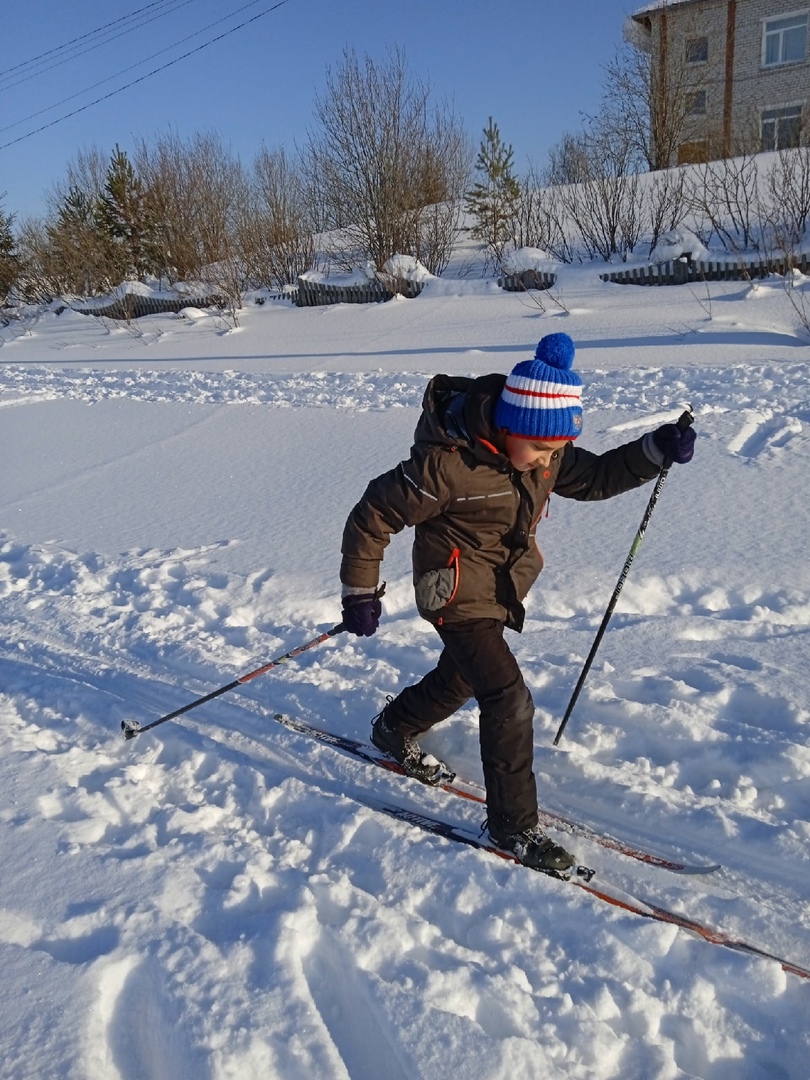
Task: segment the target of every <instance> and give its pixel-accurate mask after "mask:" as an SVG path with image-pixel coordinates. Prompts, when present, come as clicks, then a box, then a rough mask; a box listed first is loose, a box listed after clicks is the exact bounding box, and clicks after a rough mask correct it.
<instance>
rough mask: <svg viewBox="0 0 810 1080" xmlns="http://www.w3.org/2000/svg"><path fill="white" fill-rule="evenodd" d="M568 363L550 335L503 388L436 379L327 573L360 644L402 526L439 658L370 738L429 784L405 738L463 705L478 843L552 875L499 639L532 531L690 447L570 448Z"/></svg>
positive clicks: (675, 441)
mask: <svg viewBox="0 0 810 1080" xmlns="http://www.w3.org/2000/svg"><path fill="white" fill-rule="evenodd" d="M573 361H574V343H573V341H572V340H571V338H570V337H569V336H568V335H567V334H549V335H548V336H546V337H544V338H543V339H542V340H541V341H540V343H539V344H538V346H537V350H536V352H535V356H534V359H533V360H525V361H522V362H521V363H519V364H518V365H517V366H516V367H515V368H514V369H513V371H512V372H511V374H510V375H509V376H508V378H505V377H504V376H503V375H485V376H482V377H481V378H477V379H471V378H457V377H454V376H450V375H437V376H436V377H435V378H433V379H432V380H431V382H430V383H429V385H428V387H427V390H426V392H425V397H424V401H423V411H422V416H421V418H420V420H419V422H418V424H417V427H416V432H415V436H414V445H413V447H412V448H411V456H410V457H409V459H408V460H407V461H403V462H401V463H400V464H399V465H398V466H397V467H396V468H395V469H392V470H391V471H390V472H387V473H384V474H383V475H382V476H378V477H377V479H376V480H372V481H371V483H370V484H369V486H368V487H367V489H366V491H365V493H364V495H363V497H362V498H361V500H360V502H359V503H358V504H357V505H356V506H355V507H354V509H353V510H352V512H351V514H350V515H349V519H348V521H347V523H346V527H345V530H344V533H343V544H342V554H343V561H342V564H341V571H340V578H341V582H342V583H343V622H344V625H345V628H346V630H348V631H349V632H350V633H353V634H357V635H361V636H370V635H371V634H373V633H374V632H375V631H376V629H377V627H378V625H379V619H380V615H381V604H380V599H379V597H380V595H381V591H380V590H378V582H379V569H380V562H381V561H382V558H383V553H384V550H385V548H386V546H387V544H388V542H389V540H390V538H391V536H392V534H393V533H398V532H400V531H401V530H402V529H404V528H405V527H406V526H412V527H413V528H414V529H415V537H414V545H413V572H414V586H415V590H416V604H417V608H418V610H419V613H420V615H421V616H422V617H423V618H425V619H427V620H428V622H430V623H432V624H433V626H434V627H435V628H436V630H437V632H438V634H439V637H440V638H441V640H442V644H443V646H444V648H443V650H442V653H441V655H440V657H439V661H438V664H437V665H436V667H435V668H434V670H433V671H430V672H429V673H428V674H427V675H425V677H424V678H423V679H422V680H421V681H420V682H419V683H417V684H416V685H414V686H408V687H406V688H405V689H404V690H403V691H402V692H401V693H400V694H399V695H398V696H397V697H396V698H394V699H393V700H391V701H389V703H388V704H387V705H386V706H385V708H384V709H383V710H382V712H381V713H380V714H379V715H378V716H377V717H375V719H374V721H373V726H372V736H371V737H372V741H373V742H374V744H375V746H377V747H379V748H380V749H381V750H383V751H385V752H386V753H388V754H390V755H391V756H392V757H393V758H395V759H396V760H397V761H399V762H400V763H401V764H402V765H403V766H404V769H405V771H406V773H408V775H410V776H414V777H416V778H417V779H419V780H422V781H423V782H425V783H431V782H433V783H435V782H437V781H438V779H439V774H440V771H441V766H440V763H438V762H437V761H436V759H435V758H433V757H431V755H429V754H424V753H422V751H421V750H420V749H419V743H418V737H419V736H420V735H423V734H424V733H425V732H426V731H428V730H429V729H430V728H432V727H433V726H434V725H435V724H438V723H439V722H440V721H441V720H445V719H446V718H447V717H448V716H450V715H452V714H453V713H454V712H455V711H456V710H457V709H459V708H460V707H461V706H462V705H463V704H464V703H465V702H466V701H467V700H468V699H469V698H470V697H475V699H476V701H477V703H478V708H479V742H480V749H481V761H482V765H483V772H484V782H485V785H486V798H487V828H488V830H489V834H490V836H491V838H492V840H493V842H494V843H495V844H497V845H498V846H499V847H502V848H504V849H505V850H508V851H511V852H513V853H514V854H515V855H516V856H517V857H518V859H519V860H520V861H521V862H523V863H525V864H526V865H527V866H530V867H532V868H533V869H536V870H543V871H546V872H552V873H564V872H565V871H566V870H568V868H569V867H571V866H572V865H573V862H574V859H573V856H571V855H570V854H569V852H567V851H566V850H565V849H564V848H562V847H560V846H559V845H557V844H555V843H554V842H553V841H552V840H550V839H549V838H548V837H547V836H546V835H545V834H544V833H543V832H542V831H541V829H540V828H539V826H538V824H537V792H536V786H535V779H534V773H533V771H532V759H533V746H534V737H533V730H532V721H533V717H534V703H533V701H532V697H531V694H530V693H529V690H528V688H527V687H526V684H525V682H524V681H523V676H522V675H521V672H520V669H519V667H518V664H517V661H516V660H515V658H514V656H513V655H512V652H511V650H510V649H509V646H508V645H507V643H506V642H505V640H504V628H505V627H508V628H509V629H511V630H515V631H517V632H520V630H521V629H522V626H523V620H524V609H523V603H522V601H523V599H524V598H525V596H526V594H527V593H528V591H529V589H530V588H531V586H532V584H533V583H534V581H535V580H536V578H537V576H538V575H539V573H540V571H541V570H542V568H543V559H542V556H541V554H540V552H539V550H538V548H537V546H536V544H535V530H536V528H537V523H538V521H539V519H540V517H541V515H542V512H543V508H544V506H545V505H546V502H547V500H548V497H549V495H550V494H551V492H552V490H553V491H555V492H556V493H557V494H558V495H562V496H563V497H564V498H569V499H578V500H596V499H608V498H611V497H612V496H614V495H619V494H620V493H621V492H623V491H628V490H630V489H631V488H636V487H639V486H640V485H642V484H645V483H647V481H649V480H652V479H653V478H654V477H655V476H657V475H658V473H659V470H660V469H661V466H662V465H663V463H664V461H667V460H668V461H672V462H678V463H684V462H687V461H689V460H690V459H691V457H692V452H693V446H694V441H695V433H694V430H693V429H692V428H689V429H687V430H686V431H684V432H680V431H679V430H678V428H677V427H676V426H675V424H665V425H664V426H663V427H660V428H658V430H657V431H654V432H651V433H649V434H647V435H645V436H643V438H640V439H636V440H634V441H632V442H628V443H625V444H624V445H623V446H619V447H617V448H616V449H613V450H608V451H606V452H605V453H604V454H592V453H590V452H589V451H587V450H584V449H582V448H580V447H577V446H575V445H574V440H575V439H577V437H578V436H579V434H580V431H581V428H582V407H581V400H580V399H581V392H582V382H581V380H580V378H579V376H578V375H577V374H576V373H575V372H574V371H573V370H572V365H573Z"/></svg>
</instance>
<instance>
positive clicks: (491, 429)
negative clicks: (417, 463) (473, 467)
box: [414, 374, 508, 464]
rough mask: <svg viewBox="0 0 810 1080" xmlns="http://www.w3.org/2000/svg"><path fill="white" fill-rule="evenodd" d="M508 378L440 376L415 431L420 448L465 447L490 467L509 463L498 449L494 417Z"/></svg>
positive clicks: (424, 401)
mask: <svg viewBox="0 0 810 1080" xmlns="http://www.w3.org/2000/svg"><path fill="white" fill-rule="evenodd" d="M505 382H506V376H505V375H499V374H494V375H482V376H480V378H477V379H471V378H465V377H463V376H457V375H436V376H434V378H432V379H431V380H430V382H429V383H428V385H427V388H426V390H425V396H424V398H423V399H422V415H421V416H420V418H419V422H418V423H417V425H416V431H415V432H414V443H415V444H417V445H419V444H421V445H423V446H424V445H425V444H428V445H432V446H446V447H447V448H448V449H449V448H456V449H460V448H462V447H463V448H465V449H467V450H470V451H471V452H472V453H473V454H475V456H476V457H477V458H480V459H481V460H482V461H486V462H488V463H489V464H494V463H495V462H496V461H498V462H507V461H508V458H507V457H506V455H505V454H504V453H503V452H502V451H500V450H498V449H497V431H496V428H495V426H494V421H493V417H494V414H495V406H496V404H497V402H498V399H499V398H500V396H501V391H502V390H503V387H504V383H505Z"/></svg>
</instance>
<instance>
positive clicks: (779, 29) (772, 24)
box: [762, 11, 807, 67]
mask: <svg viewBox="0 0 810 1080" xmlns="http://www.w3.org/2000/svg"><path fill="white" fill-rule="evenodd" d="M806 56H807V12H806V11H803V12H801V13H800V14H798V15H784V16H781V17H780V18H778V19H766V20H765V24H764V29H763V39H762V64H763V67H773V66H774V65H775V64H796V63H798V62H800V61H801V60H804V58H805V57H806Z"/></svg>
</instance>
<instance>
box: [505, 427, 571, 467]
mask: <svg viewBox="0 0 810 1080" xmlns="http://www.w3.org/2000/svg"><path fill="white" fill-rule="evenodd" d="M504 442H505V447H504V449H505V450H506V456H507V457H508V458H509V460H510V461H511V462H512V465H513V466H514V468H516V469H517V470H518V472H530V471H531V470H532V469H538V468H543V469H547V468H548V467H549V465H550V464H551V463H552V461H556V460H557V459H558V458H559V457H561V456H562V452H563V450H564V449H565V444H566V443H569V442H571V440H570V439H552V440H546V439H538V440H536V441H535V440H534V439H518V438H517V437H516V436H514V435H507V436H506V438H505V440H504Z"/></svg>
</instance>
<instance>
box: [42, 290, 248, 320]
mask: <svg viewBox="0 0 810 1080" xmlns="http://www.w3.org/2000/svg"><path fill="white" fill-rule="evenodd" d="M68 307H69V308H70V309H71V311H76V312H78V313H79V315H96V316H98V317H99V318H101V317H104V318H107V319H126V320H127V321H128V320H129V319H140V318H141V317H142V316H143V315H159V314H161V313H163V312H171V311H175V312H177V311H183V309H184V308H189V307H191V308H210V307H219V308H222V307H227V301H226V300H225V298H224V297H222V296H202V297H200V296H197V297H194V298H193V299H192V298H190V297H178V298H177V299H176V300H171V299H169V298H168V297H161V296H138V295H137V293H127V295H126V296H123V297H120V298H119V299H117V300H111V301H109V303H107V304H104V305H96V304H94V305H93V306H92V307H78V306H77V305H76V304H65V307H64V308H61V309H60V310H61V311H64V310H65V308H68Z"/></svg>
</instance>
